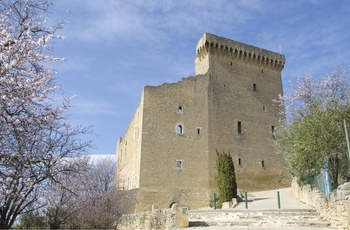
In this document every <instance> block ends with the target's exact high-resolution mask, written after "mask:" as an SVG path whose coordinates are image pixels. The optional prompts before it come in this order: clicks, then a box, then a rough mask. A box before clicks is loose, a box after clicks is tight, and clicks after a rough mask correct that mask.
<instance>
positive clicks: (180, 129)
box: [177, 125, 183, 135]
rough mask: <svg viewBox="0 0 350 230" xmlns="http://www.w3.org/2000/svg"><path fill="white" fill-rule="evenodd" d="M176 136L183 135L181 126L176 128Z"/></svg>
mask: <svg viewBox="0 0 350 230" xmlns="http://www.w3.org/2000/svg"><path fill="white" fill-rule="evenodd" d="M177 134H179V135H181V134H183V129H182V125H178V126H177Z"/></svg>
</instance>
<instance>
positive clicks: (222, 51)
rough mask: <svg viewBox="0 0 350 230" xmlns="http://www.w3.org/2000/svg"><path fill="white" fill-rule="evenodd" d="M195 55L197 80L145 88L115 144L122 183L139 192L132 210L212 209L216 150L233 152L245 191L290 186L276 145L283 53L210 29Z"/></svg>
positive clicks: (238, 177)
mask: <svg viewBox="0 0 350 230" xmlns="http://www.w3.org/2000/svg"><path fill="white" fill-rule="evenodd" d="M196 52H197V55H196V59H195V73H196V76H195V77H187V78H183V79H182V80H181V81H179V82H176V83H164V84H162V85H160V86H145V87H144V89H143V92H142V97H141V102H140V105H139V107H138V108H137V110H136V113H135V115H134V117H133V119H132V121H131V122H130V125H129V127H128V129H127V131H126V133H125V135H124V137H122V138H119V140H118V142H117V163H118V167H117V168H118V169H119V171H118V173H119V175H120V180H119V181H118V183H119V186H120V187H121V188H122V189H124V190H132V189H137V195H136V198H135V210H134V211H135V212H139V211H145V210H150V209H151V206H152V205H153V204H156V205H158V206H159V207H160V208H167V207H169V206H170V205H171V204H173V203H180V204H184V205H189V206H190V207H191V208H196V207H203V206H207V205H208V204H209V199H210V197H211V196H212V194H213V193H214V192H215V191H216V184H215V173H216V169H215V161H216V157H217V154H216V150H218V151H222V150H223V151H225V152H230V153H231V156H232V157H233V160H234V164H235V172H236V177H237V185H238V188H239V189H240V190H241V191H257V190H266V189H276V188H281V187H288V186H290V175H289V174H288V172H287V170H286V169H285V168H284V165H283V159H282V156H280V155H278V154H276V150H275V144H276V140H275V134H276V130H277V128H278V126H279V121H280V120H282V121H283V120H285V118H284V117H283V116H281V115H280V114H279V107H278V105H277V104H275V103H274V99H277V98H278V95H279V94H282V93H283V92H282V80H281V71H282V69H283V67H284V64H285V57H284V55H282V54H278V53H275V52H271V51H268V50H264V49H260V48H258V47H254V46H251V45H246V44H243V43H241V42H236V41H233V40H229V39H226V38H223V37H218V36H216V35H213V34H209V33H205V34H204V35H203V36H202V38H201V39H200V40H199V42H198V44H197V47H196Z"/></svg>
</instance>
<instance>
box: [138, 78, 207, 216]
mask: <svg viewBox="0 0 350 230" xmlns="http://www.w3.org/2000/svg"><path fill="white" fill-rule="evenodd" d="M208 80H209V78H208V76H207V75H201V76H197V77H188V78H184V79H182V80H181V81H180V82H177V83H172V84H167V83H166V84H162V85H160V86H157V87H153V86H146V87H145V88H144V120H143V132H142V135H143V142H142V150H143V151H142V158H141V165H142V168H141V178H140V190H139V196H138V197H139V198H138V202H137V203H138V205H139V206H138V207H137V208H136V209H137V210H149V209H150V205H149V204H156V205H158V206H159V207H161V208H166V207H169V206H170V204H171V203H173V202H176V203H181V204H186V205H190V206H191V207H200V206H203V205H207V202H208V199H209V192H208V190H207V188H208V163H207V162H208V98H207V89H208Z"/></svg>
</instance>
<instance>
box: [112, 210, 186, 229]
mask: <svg viewBox="0 0 350 230" xmlns="http://www.w3.org/2000/svg"><path fill="white" fill-rule="evenodd" d="M115 227H116V229H121V230H130V229H172V228H174V227H188V207H186V206H180V205H177V204H174V205H173V206H172V208H168V209H158V208H157V207H156V206H155V205H153V206H152V211H148V212H140V213H135V214H128V215H123V216H122V218H121V219H120V220H119V221H118V223H115Z"/></svg>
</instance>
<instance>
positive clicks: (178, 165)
mask: <svg viewBox="0 0 350 230" xmlns="http://www.w3.org/2000/svg"><path fill="white" fill-rule="evenodd" d="M176 169H182V161H181V160H177V161H176Z"/></svg>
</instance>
